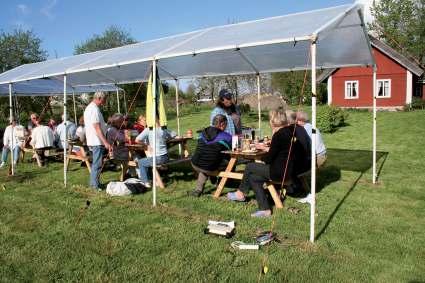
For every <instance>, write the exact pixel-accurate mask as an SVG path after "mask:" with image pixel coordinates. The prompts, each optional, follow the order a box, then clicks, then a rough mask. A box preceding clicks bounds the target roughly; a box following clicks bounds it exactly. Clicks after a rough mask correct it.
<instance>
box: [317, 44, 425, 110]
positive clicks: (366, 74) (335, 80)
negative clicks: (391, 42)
mask: <svg viewBox="0 0 425 283" xmlns="http://www.w3.org/2000/svg"><path fill="white" fill-rule="evenodd" d="M370 41H371V45H372V51H373V54H374V56H375V61H376V65H377V74H376V79H377V102H376V103H377V107H378V108H388V109H397V108H402V107H403V106H405V105H406V104H410V103H411V102H412V97H413V96H418V97H423V98H424V99H425V97H424V96H423V93H424V88H425V87H424V82H423V78H422V75H423V73H424V70H422V69H421V68H420V67H419V66H418V65H417V64H416V63H414V62H413V61H412V60H409V59H407V58H406V57H404V56H403V55H401V54H400V53H399V52H397V51H395V50H394V49H392V48H391V47H389V46H388V45H386V44H385V43H383V42H382V41H379V40H378V39H375V38H373V37H370ZM318 81H319V82H327V86H328V96H327V100H328V104H329V105H335V106H339V107H347V108H370V107H372V105H373V93H372V90H373V74H372V67H367V68H365V67H363V68H362V67H347V68H339V69H329V70H325V71H324V72H323V73H322V74H321V75H320V76H319V77H318Z"/></svg>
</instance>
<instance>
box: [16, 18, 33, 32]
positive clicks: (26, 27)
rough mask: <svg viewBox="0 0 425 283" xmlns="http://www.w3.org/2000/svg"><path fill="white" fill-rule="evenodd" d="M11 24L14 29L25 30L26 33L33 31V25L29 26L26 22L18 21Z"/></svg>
mask: <svg viewBox="0 0 425 283" xmlns="http://www.w3.org/2000/svg"><path fill="white" fill-rule="evenodd" d="M11 24H12V26H13V27H14V28H16V29H20V30H24V31H27V30H31V29H32V27H31V25H29V24H27V23H26V22H24V21H19V20H17V21H14V22H12V23H11Z"/></svg>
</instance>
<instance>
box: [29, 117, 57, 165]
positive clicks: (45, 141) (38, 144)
mask: <svg viewBox="0 0 425 283" xmlns="http://www.w3.org/2000/svg"><path fill="white" fill-rule="evenodd" d="M53 142H54V135H53V131H52V130H51V129H50V128H49V127H48V126H44V125H42V124H41V121H40V118H37V120H36V121H35V128H33V129H32V133H31V141H30V144H31V145H32V147H33V148H34V149H35V152H36V153H37V155H38V156H39V157H40V163H41V164H40V165H41V166H44V165H45V162H46V155H45V153H44V151H45V150H48V149H51V148H52V147H53Z"/></svg>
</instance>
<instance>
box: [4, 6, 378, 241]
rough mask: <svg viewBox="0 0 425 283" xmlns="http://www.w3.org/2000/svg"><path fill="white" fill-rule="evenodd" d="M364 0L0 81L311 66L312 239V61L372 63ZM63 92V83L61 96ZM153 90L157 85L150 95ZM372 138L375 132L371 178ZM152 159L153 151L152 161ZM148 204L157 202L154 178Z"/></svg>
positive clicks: (101, 80) (70, 60)
mask: <svg viewBox="0 0 425 283" xmlns="http://www.w3.org/2000/svg"><path fill="white" fill-rule="evenodd" d="M361 8H362V7H361V6H360V5H358V4H353V5H342V6H337V7H332V8H326V9H320V10H314V11H308V12H303V13H297V14H291V15H286V16H278V17H273V18H267V19H261V20H256V21H249V22H243V23H238V24H231V25H225V26H218V27H212V28H207V29H203V30H198V31H194V32H190V33H185V34H179V35H175V36H170V37H165V38H161V39H157V40H150V41H146V42H141V43H137V44H132V45H128V46H124V47H119V48H114V49H108V50H103V51H98V52H93V53H87V54H82V55H76V56H71V57H66V58H59V59H53V60H49V61H44V62H39V63H34V64H28V65H23V66H20V67H18V68H15V69H12V70H10V71H7V72H5V73H3V74H1V75H0V85H1V84H9V85H11V84H12V83H16V82H20V81H26V80H33V79H40V78H46V77H50V78H60V79H62V78H63V81H64V85H69V86H87V85H97V84H105V83H112V84H121V83H128V82H139V81H146V80H147V77H148V76H147V75H146V74H147V73H148V72H151V69H152V71H153V72H154V73H155V71H156V70H158V73H159V76H160V77H161V78H162V79H174V80H178V79H181V78H194V77H206V76H225V75H238V74H256V75H257V76H259V74H261V73H270V72H284V71H292V70H305V69H311V71H312V125H313V136H312V164H311V193H312V197H313V201H312V203H311V214H310V219H311V224H310V228H311V229H310V240H311V241H314V219H315V216H314V215H315V188H316V156H315V150H314V149H315V144H316V134H315V131H316V69H319V68H337V67H346V66H375V62H374V59H373V55H372V52H371V48H370V44H369V38H368V36H367V33H366V30H365V25H364V23H363V18H362V11H361ZM309 57H310V58H311V59H310V60H308V58H309ZM375 71H376V70H375ZM154 77H155V76H154ZM154 85H156V84H155V83H154ZM374 91H375V90H374ZM66 92H67V89H66V87H64V95H65V96H66ZM155 92H156V90H155V88H154V90H153V99H155V95H156V94H155ZM374 96H375V94H374ZM374 113H375V112H374ZM153 115H154V116H156V113H155V111H154V113H153ZM374 117H375V115H374ZM374 123H375V119H374ZM374 129H375V124H374ZM154 131H155V129H154ZM154 136H155V134H154ZM375 144H376V143H375V132H374V146H373V151H374V159H373V168H374V169H373V170H374V171H373V180H374V182H375V175H376V173H375V172H376V170H375V167H376V166H375V163H376V162H375V161H376V157H375V156H376V155H375V151H376V148H375ZM153 148H154V149H155V145H154V146H153ZM153 155H154V156H155V155H156V154H155V153H154V154H153ZM155 162H156V160H155V158H154V166H155ZM153 204H154V205H155V204H156V184H155V178H154V182H153Z"/></svg>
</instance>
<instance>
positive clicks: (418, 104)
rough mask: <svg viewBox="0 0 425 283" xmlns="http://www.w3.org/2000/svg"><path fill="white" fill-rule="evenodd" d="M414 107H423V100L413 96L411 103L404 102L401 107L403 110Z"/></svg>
mask: <svg viewBox="0 0 425 283" xmlns="http://www.w3.org/2000/svg"><path fill="white" fill-rule="evenodd" d="M415 109H425V100H423V99H422V98H421V97H413V99H412V103H411V104H406V105H405V106H404V108H403V110H404V111H412V110H415Z"/></svg>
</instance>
